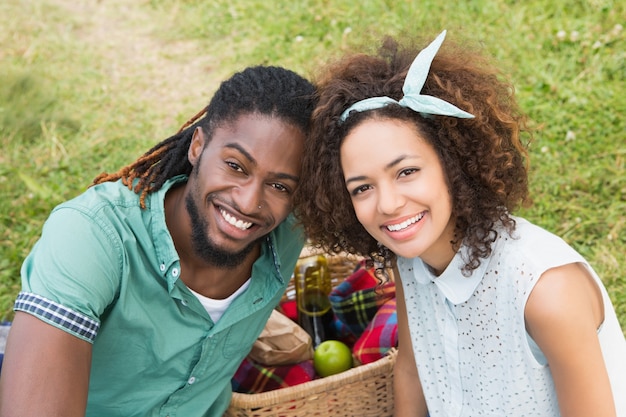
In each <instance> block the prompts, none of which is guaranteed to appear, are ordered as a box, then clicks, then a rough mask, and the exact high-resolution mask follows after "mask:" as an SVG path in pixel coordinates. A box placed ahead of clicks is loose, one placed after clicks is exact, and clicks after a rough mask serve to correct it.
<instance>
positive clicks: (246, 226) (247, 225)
mask: <svg viewBox="0 0 626 417" xmlns="http://www.w3.org/2000/svg"><path fill="white" fill-rule="evenodd" d="M220 213H222V217H223V218H224V220H226V221H227V222H228V224H230V225H233V226H235V227H236V228H237V229H241V230H248V229H249V228H250V227H252V223H251V222H244V221H243V220H238V219H236V218H235V217H233V216H231V215H230V214H228V213H226V212H225V211H224V210H220Z"/></svg>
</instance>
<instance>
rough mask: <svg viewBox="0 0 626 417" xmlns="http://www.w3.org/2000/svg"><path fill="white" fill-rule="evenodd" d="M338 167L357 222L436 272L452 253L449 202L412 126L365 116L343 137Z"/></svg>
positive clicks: (429, 152)
mask: <svg viewBox="0 0 626 417" xmlns="http://www.w3.org/2000/svg"><path fill="white" fill-rule="evenodd" d="M340 157H341V167H342V169H343V173H344V180H345V183H346V188H347V190H348V193H349V194H350V196H351V198H352V204H353V206H354V210H355V213H356V216H357V218H358V219H359V222H361V224H362V225H363V226H364V227H365V229H366V230H367V231H368V233H369V234H371V235H372V236H373V237H374V238H375V239H376V240H377V241H378V242H380V243H382V244H383V245H385V246H386V247H388V248H389V249H390V250H392V251H393V252H394V253H396V254H397V255H400V256H403V257H407V258H412V257H420V258H422V260H423V261H424V262H426V263H427V264H428V265H429V266H431V267H432V268H434V269H435V271H437V272H438V273H440V272H442V271H443V270H444V269H445V268H446V266H447V265H448V264H449V263H450V261H451V260H452V258H453V257H454V250H453V247H452V244H451V243H450V241H451V240H452V238H453V235H454V223H453V221H452V203H451V197H450V193H449V190H448V186H447V183H446V179H445V175H444V172H443V168H442V165H441V163H440V161H439V158H438V157H437V154H436V153H435V150H434V149H433V148H432V146H431V145H429V144H428V143H427V142H426V141H425V140H424V139H423V138H422V137H421V136H420V135H419V134H418V133H417V130H416V129H415V127H414V126H413V125H412V124H409V123H407V122H404V121H400V120H393V119H370V120H366V121H364V122H363V123H361V124H359V125H358V126H357V127H356V128H354V129H353V130H352V131H351V132H350V133H349V134H348V136H346V138H345V139H344V142H343V144H342V145H341V149H340Z"/></svg>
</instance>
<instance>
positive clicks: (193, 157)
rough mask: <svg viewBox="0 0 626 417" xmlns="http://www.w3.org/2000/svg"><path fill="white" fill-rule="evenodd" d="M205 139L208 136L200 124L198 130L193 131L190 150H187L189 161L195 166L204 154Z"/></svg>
mask: <svg viewBox="0 0 626 417" xmlns="http://www.w3.org/2000/svg"><path fill="white" fill-rule="evenodd" d="M205 140H206V137H205V135H204V130H202V128H201V127H200V126H198V127H196V130H194V131H193V136H192V137H191V143H190V144H189V150H188V151H187V159H189V163H190V164H191V165H192V166H194V167H195V166H196V163H197V162H198V159H199V158H200V155H201V154H202V150H203V149H204V141H205Z"/></svg>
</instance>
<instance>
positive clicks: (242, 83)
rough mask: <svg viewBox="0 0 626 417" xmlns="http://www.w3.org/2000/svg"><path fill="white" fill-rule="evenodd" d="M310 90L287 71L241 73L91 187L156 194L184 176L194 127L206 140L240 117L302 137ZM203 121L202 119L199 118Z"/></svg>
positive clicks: (142, 198) (310, 108) (254, 69)
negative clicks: (273, 121) (289, 127)
mask: <svg viewBox="0 0 626 417" xmlns="http://www.w3.org/2000/svg"><path fill="white" fill-rule="evenodd" d="M314 91H315V88H314V86H313V85H312V84H311V83H310V82H309V81H307V80H305V79H304V78H302V77H301V76H299V75H298V74H296V73H294V72H293V71H290V70H287V69H284V68H281V67H274V66H256V67H250V68H247V69H245V70H243V71H241V72H239V73H236V74H235V75H233V76H232V77H231V78H230V79H228V80H226V81H224V82H222V84H221V85H220V88H219V89H218V90H217V91H216V92H215V94H214V96H213V98H212V99H211V101H210V103H209V105H208V106H207V107H205V108H204V109H202V110H201V111H200V112H199V113H198V114H196V115H195V116H194V117H192V118H191V119H190V120H189V121H187V122H186V123H185V124H184V125H183V126H182V127H181V128H180V130H179V131H178V133H176V134H175V135H173V136H171V137H169V138H167V139H165V140H164V141H162V142H161V143H159V144H157V145H156V146H154V147H153V148H152V149H150V150H149V151H148V152H146V153H145V154H144V155H142V156H141V157H140V158H138V159H137V160H136V161H135V162H133V163H131V164H129V165H127V166H125V167H123V168H121V169H120V170H119V171H117V172H115V173H113V174H109V173H106V172H105V173H102V174H100V175H98V176H97V177H96V178H95V179H94V180H93V184H92V185H96V184H100V183H103V182H107V181H117V180H119V179H121V181H122V183H123V184H124V185H126V186H127V187H128V188H129V189H133V190H134V191H135V192H136V193H138V194H140V200H139V201H140V205H141V207H142V208H145V199H146V196H147V195H148V194H149V193H151V192H154V191H158V190H159V189H160V188H161V187H162V186H163V184H164V183H165V182H166V181H167V180H168V179H170V178H172V177H174V176H176V175H181V174H185V175H189V174H190V173H191V169H192V166H191V164H190V163H189V160H188V159H187V152H188V149H189V145H190V144H191V139H192V137H193V133H194V130H195V129H196V127H198V126H200V127H202V129H204V131H205V133H206V135H207V137H208V138H211V137H212V135H213V132H214V130H215V129H216V128H217V127H219V126H224V125H226V124H228V123H231V122H234V121H235V120H236V119H237V118H238V117H239V116H241V115H242V114H249V113H258V114H261V115H266V116H272V117H277V118H280V119H283V120H284V121H285V122H287V123H290V124H293V125H294V126H297V127H298V128H300V129H302V131H303V132H307V131H308V128H309V119H310V116H311V112H312V111H313V108H314ZM203 116H204V117H203Z"/></svg>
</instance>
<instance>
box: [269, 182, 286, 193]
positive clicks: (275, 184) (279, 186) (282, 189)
mask: <svg viewBox="0 0 626 417" xmlns="http://www.w3.org/2000/svg"><path fill="white" fill-rule="evenodd" d="M272 187H274V188H275V189H276V190H278V191H281V192H289V188H287V187H285V186H284V185H283V184H279V183H274V184H272Z"/></svg>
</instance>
